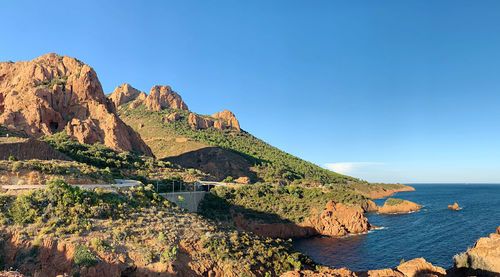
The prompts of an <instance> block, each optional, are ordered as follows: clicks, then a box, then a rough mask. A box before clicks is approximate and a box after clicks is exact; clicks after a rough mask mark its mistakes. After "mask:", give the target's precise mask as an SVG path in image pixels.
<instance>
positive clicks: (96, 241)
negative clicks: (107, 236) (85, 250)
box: [91, 238, 109, 251]
mask: <svg viewBox="0 0 500 277" xmlns="http://www.w3.org/2000/svg"><path fill="white" fill-rule="evenodd" d="M91 243H92V246H93V247H94V248H95V249H97V250H98V251H104V250H106V249H108V248H109V244H107V243H106V242H105V241H103V240H102V239H100V238H93V239H92V240H91Z"/></svg>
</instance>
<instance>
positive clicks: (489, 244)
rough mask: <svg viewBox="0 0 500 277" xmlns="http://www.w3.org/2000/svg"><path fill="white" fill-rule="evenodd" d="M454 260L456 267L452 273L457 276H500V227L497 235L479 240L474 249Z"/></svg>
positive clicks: (457, 256)
mask: <svg viewBox="0 0 500 277" xmlns="http://www.w3.org/2000/svg"><path fill="white" fill-rule="evenodd" d="M453 259H454V260H455V265H454V267H453V268H452V269H451V270H450V272H452V273H455V274H456V275H460V274H467V275H466V276H470V275H469V274H472V275H479V276H500V226H498V228H497V230H496V232H495V233H492V234H490V235H489V236H488V237H482V238H479V239H478V240H477V241H476V243H475V244H474V246H473V247H472V248H470V249H468V250H467V251H465V252H463V253H460V254H457V255H455V256H454V257H453ZM458 272H460V273H458ZM457 273H458V274H457Z"/></svg>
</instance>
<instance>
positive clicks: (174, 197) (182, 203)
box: [160, 191, 207, 212]
mask: <svg viewBox="0 0 500 277" xmlns="http://www.w3.org/2000/svg"><path fill="white" fill-rule="evenodd" d="M205 194H207V192H205V191H183V192H169V193H160V195H161V196H163V197H165V198H166V199H167V200H168V201H170V202H174V203H175V204H177V206H179V207H182V208H184V209H186V210H188V211H190V212H196V211H197V210H198V206H199V205H200V202H201V200H203V198H204V197H205ZM179 196H180V197H179Z"/></svg>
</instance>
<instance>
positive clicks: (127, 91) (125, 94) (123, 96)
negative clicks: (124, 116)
mask: <svg viewBox="0 0 500 277" xmlns="http://www.w3.org/2000/svg"><path fill="white" fill-rule="evenodd" d="M109 98H110V99H111V101H113V103H115V107H118V106H120V105H122V104H125V103H127V102H130V101H132V100H144V99H146V93H145V92H143V91H140V90H137V89H135V88H133V87H132V86H131V85H129V84H123V85H121V86H118V87H116V88H115V90H114V91H113V93H112V94H111V95H110V97H109Z"/></svg>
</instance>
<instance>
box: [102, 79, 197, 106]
mask: <svg viewBox="0 0 500 277" xmlns="http://www.w3.org/2000/svg"><path fill="white" fill-rule="evenodd" d="M109 97H110V99H111V100H112V101H113V103H115V106H116V107H119V106H120V105H123V104H125V103H128V102H131V101H133V102H132V103H131V104H130V108H132V109H134V108H136V107H138V106H140V105H145V106H146V109H148V110H152V111H161V110H163V109H174V110H186V111H187V110H188V106H187V105H186V103H184V101H183V100H182V97H181V96H180V95H179V94H177V92H175V91H173V90H172V88H171V87H170V86H159V85H155V86H153V87H152V88H151V90H150V91H149V94H148V95H146V93H144V92H142V91H139V90H137V89H135V88H133V87H132V86H131V85H129V84H123V85H121V86H118V87H116V88H115V90H114V91H113V93H111V95H110V96H109Z"/></svg>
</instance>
